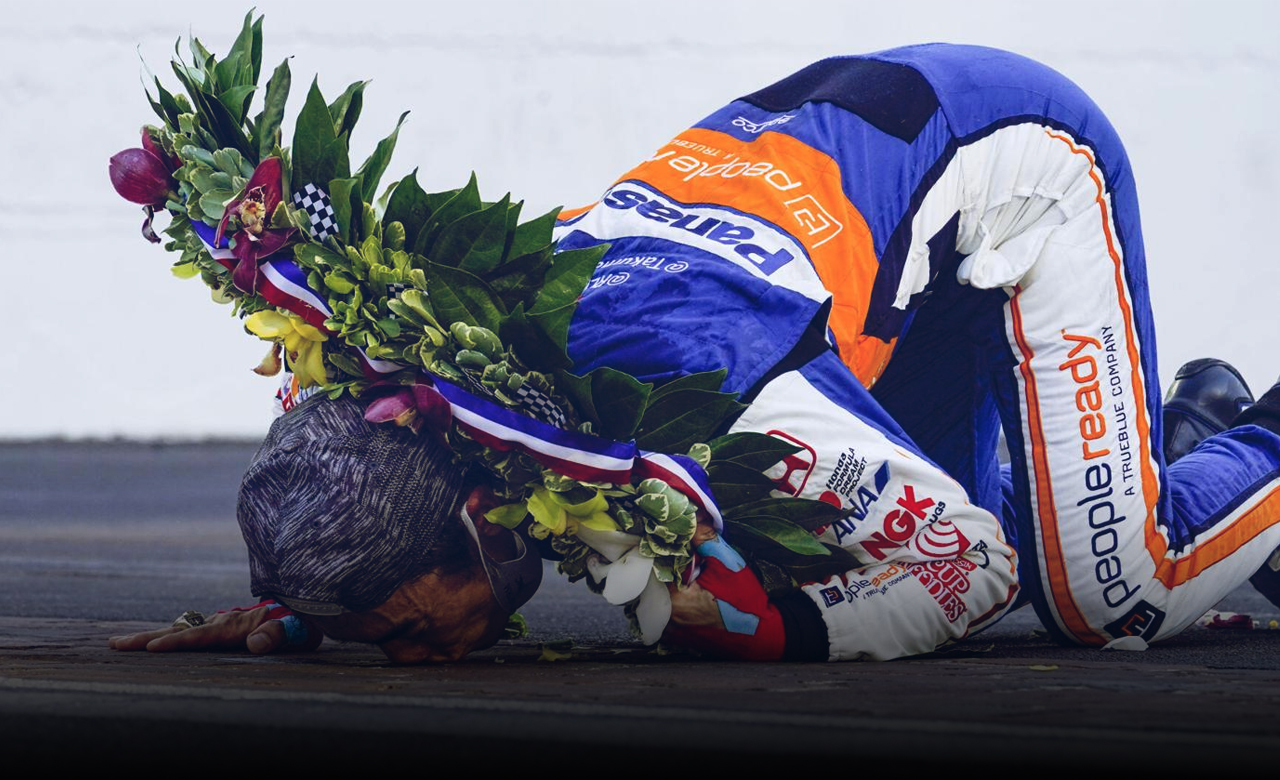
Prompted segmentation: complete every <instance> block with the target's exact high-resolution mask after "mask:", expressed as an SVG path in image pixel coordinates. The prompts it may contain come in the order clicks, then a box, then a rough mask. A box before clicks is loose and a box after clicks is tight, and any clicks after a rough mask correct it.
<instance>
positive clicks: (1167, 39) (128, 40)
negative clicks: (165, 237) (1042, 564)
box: [0, 0, 1280, 438]
mask: <svg viewBox="0 0 1280 780" xmlns="http://www.w3.org/2000/svg"><path fill="white" fill-rule="evenodd" d="M229 7H230V6H228V5H224V4H211V3H203V4H194V3H192V4H187V3H156V2H147V3H143V2H115V3H108V2H93V1H92V0H79V1H78V2H77V1H74V0H64V1H62V2H43V3H25V4H18V3H11V4H6V6H5V9H4V14H3V20H2V21H0V164H2V165H0V172H2V176H0V264H2V265H0V302H2V303H0V306H2V307H3V311H4V313H5V315H6V316H5V318H4V322H5V325H6V327H5V331H4V332H3V333H0V438H4V437H31V436H47V435H65V436H114V435H126V436H144V437H145V436H228V435H259V434H261V433H262V432H263V431H264V430H265V428H266V426H267V424H268V422H269V419H270V415H269V405H268V398H269V396H270V395H271V393H272V392H273V388H274V384H273V380H268V379H263V378H260V377H257V376H255V375H254V374H252V373H250V370H249V369H250V368H251V367H252V366H254V365H256V364H257V362H258V360H259V358H260V357H261V355H262V353H263V351H264V344H263V343H262V342H259V341H258V340H257V339H255V338H252V337H250V336H247V335H244V334H243V333H242V332H241V331H240V328H239V327H238V325H237V323H236V322H235V321H234V320H232V319H231V318H230V317H229V316H228V310H227V309H223V308H221V307H218V306H214V305H212V304H211V303H210V302H209V300H208V295H207V293H206V291H205V288H204V287H203V285H201V284H200V283H199V282H198V281H195V280H190V281H179V280H177V279H174V278H172V277H171V276H170V275H169V273H168V271H167V266H168V263H169V262H170V258H169V257H168V256H167V255H166V254H165V253H164V252H163V251H162V250H161V249H160V248H158V247H153V246H152V245H150V244H147V243H146V242H144V241H143V240H142V239H141V237H139V235H138V226H139V223H140V221H141V215H140V213H139V212H138V210H137V209H136V208H135V207H133V206H132V205H130V204H128V203H125V202H124V201H122V200H120V199H119V198H118V197H117V196H116V195H115V193H114V191H113V190H112V189H111V186H110V183H109V181H108V178H107V159H108V158H109V157H110V156H111V155H112V154H114V153H115V152H117V151H119V150H120V149H124V148H127V147H131V146H136V145H137V140H138V139H137V128H138V127H139V126H140V125H141V124H143V123H144V122H153V121H154V118H153V115H152V114H151V111H150V108H149V107H148V106H147V104H146V102H145V100H144V98H143V95H142V87H141V85H140V82H139V71H140V68H139V59H138V54H139V53H141V54H142V56H143V57H145V59H146V60H147V62H148V63H149V64H150V65H151V67H152V68H153V69H154V70H155V71H156V72H157V73H159V74H161V76H162V78H164V74H165V73H167V72H168V70H167V68H168V60H169V54H170V53H171V51H172V44H173V41H174V39H175V38H176V37H177V36H178V35H179V34H185V33H186V32H187V31H188V29H191V30H193V31H194V32H195V33H196V34H197V35H198V36H199V37H200V38H201V39H202V40H203V41H204V42H205V43H206V45H208V46H209V48H210V49H212V50H213V51H215V52H218V53H221V52H223V51H225V49H226V47H227V46H228V45H229V44H230V42H231V40H232V38H233V37H234V35H235V33H236V31H237V29H238V27H239V25H240V21H241V17H242V13H243V11H234V12H229V13H228V14H227V15H225V16H219V15H213V14H211V12H212V11H213V10H214V9H216V8H229ZM257 7H258V10H259V11H262V12H265V14H266V45H265V56H264V66H263V67H264V71H267V72H269V69H270V68H272V67H274V66H275V65H276V64H277V63H278V62H279V61H280V60H281V59H282V58H283V57H285V56H286V55H292V56H293V60H292V62H291V67H292V70H293V74H294V93H293V96H292V102H291V108H292V109H293V111H296V109H297V108H298V107H299V106H300V104H301V98H302V96H303V90H304V89H305V87H306V85H307V83H308V82H309V79H310V76H311V74H313V73H316V72H320V73H321V74H322V77H323V78H322V81H321V86H322V87H323V88H324V90H325V92H326V95H327V96H333V95H336V94H337V93H338V92H339V91H340V90H341V89H342V88H343V87H345V85H346V84H347V83H348V82H350V81H354V80H356V79H358V78H370V79H372V80H373V83H372V84H371V85H370V86H369V88H368V90H367V91H366V93H365V111H364V115H363V117H362V119H361V123H360V127H359V128H358V133H357V137H356V138H355V139H354V142H353V159H363V156H364V155H365V154H367V152H368V151H369V150H370V149H371V148H372V146H373V144H374V143H375V142H376V141H377V139H378V138H380V137H382V135H384V134H385V133H386V132H388V131H389V129H390V128H391V126H392V125H393V123H394V121H395V117H396V116H397V115H398V114H399V112H400V111H402V110H405V109H411V110H412V112H413V113H412V114H411V115H410V120H409V122H408V124H407V125H406V126H405V128H404V129H403V131H402V132H401V135H400V146H399V149H398V150H397V154H396V158H395V159H394V160H393V162H392V166H391V169H390V170H389V171H388V176H387V180H388V181H389V180H391V179H392V178H394V177H395V176H398V175H400V174H402V173H404V172H407V171H408V170H409V169H411V168H413V167H415V166H419V167H420V168H421V171H420V173H419V178H420V180H422V181H423V182H424V185H425V186H426V187H428V188H431V187H433V186H435V187H437V188H446V187H453V186H458V185H459V184H461V183H462V182H463V181H464V180H465V178H466V176H467V174H468V172H469V171H470V170H472V169H474V170H475V171H476V172H477V173H478V174H479V177H480V182H481V185H482V188H483V191H484V194H485V195H486V196H487V197H497V196H499V195H501V193H502V192H505V191H507V190H511V191H512V192H514V193H515V194H516V195H517V196H518V197H523V198H525V199H526V200H527V202H528V203H527V206H528V208H529V211H528V212H526V213H530V214H534V213H541V212H542V211H545V210H546V209H548V208H550V207H551V206H553V205H558V204H564V205H567V206H573V205H580V204H582V203H585V202H588V201H590V200H593V199H594V198H595V197H596V196H597V195H598V194H599V191H600V190H601V189H602V188H603V187H604V186H605V185H606V184H607V183H608V182H610V181H611V180H612V179H613V177H615V176H616V175H618V174H620V173H621V172H623V171H625V170H627V169H628V168H629V167H631V165H633V164H634V163H635V162H637V161H638V160H640V159H641V158H642V156H643V155H646V154H648V153H649V152H651V151H652V150H653V149H654V148H656V147H657V146H658V145H660V144H661V143H662V142H664V141H665V140H666V139H668V138H669V137H671V136H672V135H674V134H675V133H677V132H679V131H680V130H682V129H683V128H685V127H686V126H687V125H689V124H690V123H692V122H694V121H696V120H698V119H700V118H701V117H702V116H704V115H705V114H707V113H709V112H710V111H712V110H713V109H715V108H717V107H719V106H720V105H722V104H724V103H725V102H727V101H728V100H730V99H732V98H734V97H736V96H738V95H740V94H744V93H746V92H749V91H752V90H754V89H757V88H759V87H761V86H763V85H765V84H768V83H770V82H772V81H774V80H776V79H778V78H781V77H782V76H784V75H786V74H788V73H790V72H792V71H794V70H796V69H798V68H800V67H802V66H803V65H805V64H807V63H808V62H810V61H812V60H814V59H817V58H820V57H823V56H826V55H831V54H848V53H858V52H864V51H872V50H875V49H880V48H886V47H890V46H895V45H900V44H906V43H913V42H921V41H930V40H946V41H952V42H958V43H975V44H985V45H991V46H999V47H1004V48H1008V49H1013V50H1015V51H1018V52H1020V53H1023V54H1026V55H1028V56H1031V57H1033V58H1036V59H1039V60H1041V61H1043V62H1045V63H1047V64H1049V65H1051V66H1053V67H1055V68H1057V69H1058V70H1060V71H1062V72H1064V73H1065V74H1067V75H1068V76H1069V77H1070V78H1072V79H1074V80H1075V81H1076V82H1077V83H1079V84H1080V85H1081V86H1082V87H1083V88H1084V89H1085V90H1086V91H1087V92H1089V93H1090V94H1091V95H1092V96H1093V97H1094V98H1095V100H1096V101H1097V102H1098V103H1099V104H1100V105H1101V106H1102V107H1103V109H1104V110H1105V111H1106V112H1107V113H1108V114H1109V116H1110V117H1111V119H1112V121H1113V123H1114V124H1115V126H1116V127H1117V128H1118V129H1119V131H1120V134H1121V137H1122V138H1124V139H1125V141H1126V144H1127V146H1128V149H1129V152H1130V154H1131V156H1132V158H1133V166H1134V170H1135V171H1136V176H1137V181H1138V187H1139V193H1140V196H1141V199H1142V207H1143V221H1144V227H1145V237H1146V243H1147V250H1148V264H1149V268H1150V276H1151V285H1152V288H1153V290H1152V296H1153V300H1154V305H1155V316H1156V325H1157V328H1158V331H1159V334H1160V344H1159V359H1160V364H1161V366H1162V368H1163V373H1164V374H1165V375H1166V377H1171V375H1172V371H1173V370H1174V368H1176V366H1178V365H1179V364H1181V363H1182V362H1184V361H1186V360H1189V359H1191V358H1195V357H1201V356H1204V355H1216V356H1220V357H1223V358H1226V359H1227V360H1230V361H1232V362H1233V363H1235V364H1236V365H1237V366H1238V367H1240V369H1241V370H1242V371H1243V372H1244V374H1245V376H1246V378H1247V379H1248V380H1249V381H1250V383H1251V384H1252V385H1253V386H1254V388H1255V390H1256V391H1258V392H1261V390H1263V389H1265V388H1266V387H1267V386H1269V385H1270V384H1271V383H1272V382H1273V381H1275V379H1276V376H1277V374H1280V307H1278V306H1277V302H1278V301H1280V253H1278V252H1277V249H1276V247H1275V240H1274V235H1275V231H1276V224H1277V222H1280V199H1278V198H1277V196H1276V184H1277V183H1280V152H1278V151H1277V150H1278V149H1280V143H1278V140H1280V139H1277V127H1278V126H1280V121H1278V120H1280V115H1278V113H1280V111H1278V108H1277V107H1278V106H1280V37H1278V36H1280V24H1277V21H1280V4H1275V3H1272V2H1267V1H1266V0H1262V1H1260V2H1243V1H1238V2H1225V1H1223V0H1219V1H1218V2H1213V3H1210V2H1207V1H1206V2H1175V1H1173V0H1160V1H1156V2H1138V1H1131V2H1118V1H1117V0H1110V1H1109V2H1097V1H1096V0H1086V1H1085V2H1076V3H1074V4H1073V5H1071V6H1070V7H1069V8H1068V7H1064V6H1061V5H1050V4H1048V3H1035V2H1030V1H1029V0H1024V1H1023V2H994V1H993V2H978V1H976V0H966V2H948V1H947V0H898V2H893V3H887V2H874V3H873V2H864V1H863V0H858V1H857V2H844V3H836V2H830V3H821V2H789V3H780V2H771V3H765V2H758V1H757V0H739V1H738V2H732V3H729V2H723V3H721V2H693V1H692V0H686V2H671V1H670V0H644V1H643V2H630V3H622V2H586V1H585V0H584V2H567V1H561V2H542V3H539V2H483V1H479V0H477V1H476V2H470V3H461V2H451V3H447V4H446V3H439V4H435V3H424V4H422V5H421V6H419V5H416V4H410V3H407V2H405V3H399V2H378V1H377V0H364V2H360V3H351V2H332V1H330V0H307V1H306V2H298V3H291V2H284V1H283V0H259V2H258V3H257ZM265 78H266V73H264V75H263V81H264V83H265ZM166 83H168V84H170V86H171V87H175V86H176V85H175V84H174V83H173V80H172V78H171V77H170V78H169V79H166ZM289 116H290V117H292V116H293V113H290V114H289ZM290 135H291V130H290V129H289V125H286V138H288V137H289V136H290Z"/></svg>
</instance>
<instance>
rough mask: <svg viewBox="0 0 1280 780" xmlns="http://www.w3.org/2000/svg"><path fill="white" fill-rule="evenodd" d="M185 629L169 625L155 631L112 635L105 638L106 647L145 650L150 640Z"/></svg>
mask: <svg viewBox="0 0 1280 780" xmlns="http://www.w3.org/2000/svg"><path fill="white" fill-rule="evenodd" d="M185 630H186V628H185V627H182V628H179V627H176V626H171V627H169V628H159V629H156V630H155V631H144V632H142V633H140V634H124V635H121V636H113V637H111V638H110V639H109V640H107V647H110V648H111V649H112V650H145V649H147V644H148V643H149V642H151V640H153V639H158V638H159V637H162V636H166V635H168V634H174V633H177V632H179V631H185Z"/></svg>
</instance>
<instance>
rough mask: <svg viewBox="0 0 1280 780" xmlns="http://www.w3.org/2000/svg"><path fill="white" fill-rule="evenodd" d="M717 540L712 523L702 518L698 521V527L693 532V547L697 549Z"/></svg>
mask: <svg viewBox="0 0 1280 780" xmlns="http://www.w3.org/2000/svg"><path fill="white" fill-rule="evenodd" d="M715 538H716V529H715V526H713V525H712V524H711V523H708V522H707V521H706V520H703V519H701V518H699V519H698V527H697V529H695V530H694V532H693V546H694V547H695V548H696V547H697V546H698V545H700V544H702V543H703V542H709V541H711V540H712V539H715Z"/></svg>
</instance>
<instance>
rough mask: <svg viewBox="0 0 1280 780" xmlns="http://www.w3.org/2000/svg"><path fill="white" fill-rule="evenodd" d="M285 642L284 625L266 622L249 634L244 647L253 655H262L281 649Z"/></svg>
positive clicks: (277, 621)
mask: <svg viewBox="0 0 1280 780" xmlns="http://www.w3.org/2000/svg"><path fill="white" fill-rule="evenodd" d="M287 641H288V637H287V636H286V635H285V630H284V624H283V623H282V622H280V621H279V620H268V621H267V622H265V623H263V624H262V625H260V626H258V627H257V628H255V629H254V630H253V633H252V634H249V637H248V638H247V639H246V640H245V647H247V648H248V649H249V652H251V653H254V654H255V655H264V654H266V653H270V652H272V651H273V650H278V649H279V648H281V647H283V646H284V645H285V643H286V642H287Z"/></svg>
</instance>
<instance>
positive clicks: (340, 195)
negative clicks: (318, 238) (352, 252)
mask: <svg viewBox="0 0 1280 780" xmlns="http://www.w3.org/2000/svg"><path fill="white" fill-rule="evenodd" d="M321 186H324V187H327V188H328V190H329V201H330V202H331V203H332V204H333V212H334V214H335V218H336V219H337V221H338V232H339V233H340V234H341V235H342V240H343V241H345V242H346V243H347V244H348V245H349V246H355V245H356V244H357V243H358V242H359V238H358V237H357V236H356V235H355V234H356V232H357V231H356V230H354V225H355V223H356V222H357V221H358V219H359V212H356V211H353V209H352V196H353V195H356V194H357V193H359V191H360V179H359V178H351V179H332V180H330V181H329V182H328V183H327V184H324V185H321Z"/></svg>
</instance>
